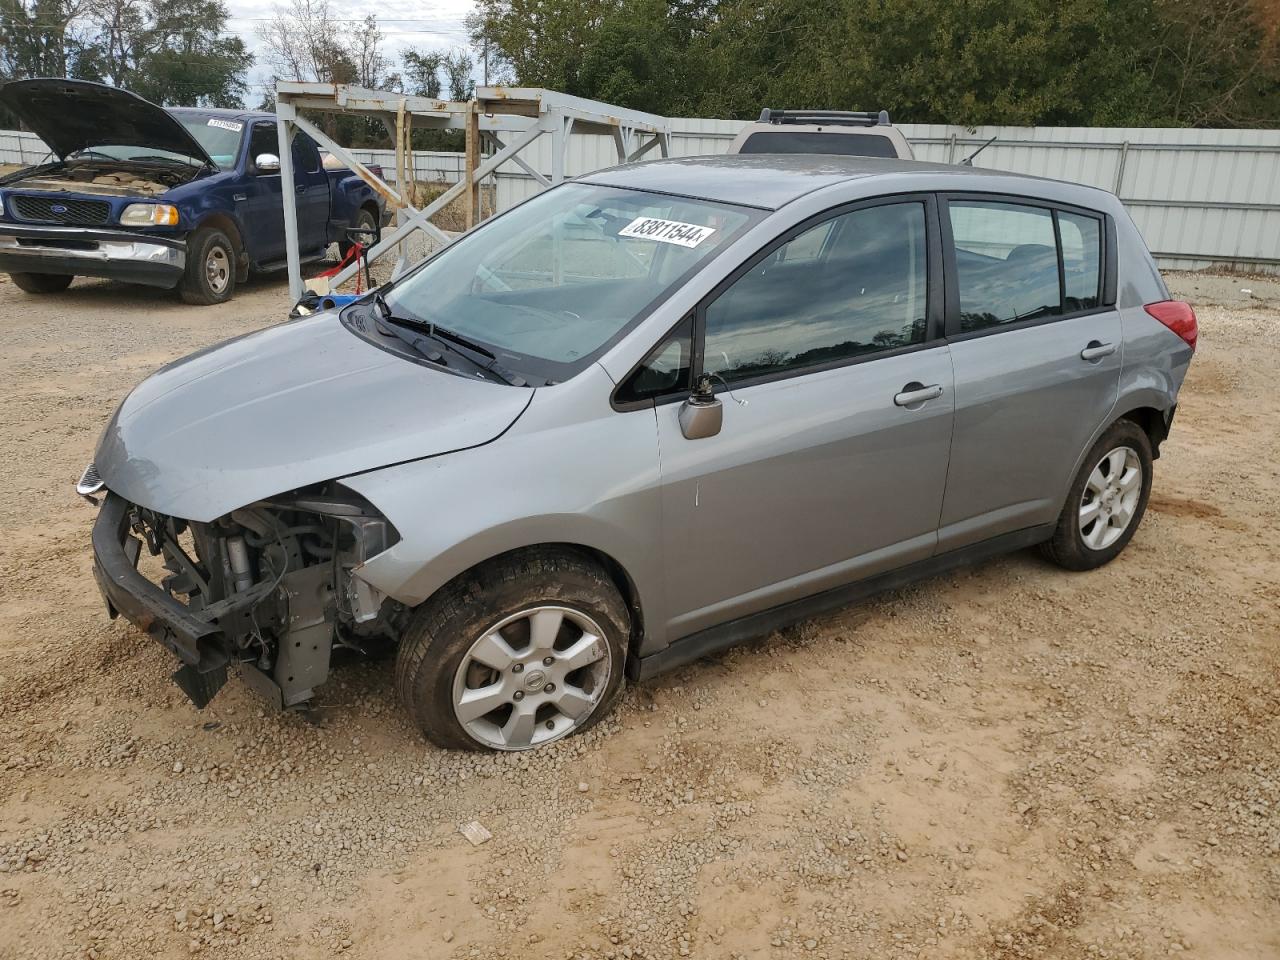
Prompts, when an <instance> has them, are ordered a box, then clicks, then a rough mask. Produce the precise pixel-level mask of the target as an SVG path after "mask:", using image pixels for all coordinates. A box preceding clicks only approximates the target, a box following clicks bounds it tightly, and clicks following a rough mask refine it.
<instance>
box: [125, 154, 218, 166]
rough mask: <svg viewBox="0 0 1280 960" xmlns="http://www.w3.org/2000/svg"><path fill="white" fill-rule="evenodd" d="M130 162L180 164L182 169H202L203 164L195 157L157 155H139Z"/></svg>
mask: <svg viewBox="0 0 1280 960" xmlns="http://www.w3.org/2000/svg"><path fill="white" fill-rule="evenodd" d="M129 159H130V160H159V161H160V162H161V163H180V164H182V165H183V166H184V167H203V166H204V165H205V162H204V161H203V160H197V159H196V158H195V157H162V156H160V155H159V154H157V153H140V154H138V155H137V156H136V157H130V158H129Z"/></svg>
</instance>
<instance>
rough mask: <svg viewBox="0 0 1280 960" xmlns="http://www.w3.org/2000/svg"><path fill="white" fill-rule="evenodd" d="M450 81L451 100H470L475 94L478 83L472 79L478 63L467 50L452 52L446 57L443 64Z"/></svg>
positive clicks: (446, 76)
mask: <svg viewBox="0 0 1280 960" xmlns="http://www.w3.org/2000/svg"><path fill="white" fill-rule="evenodd" d="M442 66H443V67H444V75H445V78H446V79H447V81H448V87H449V99H450V100H470V99H471V97H472V96H473V95H474V94H475V90H476V82H475V80H473V79H472V78H471V74H472V73H474V72H475V69H476V62H475V60H474V59H472V57H471V54H469V53H467V52H466V51H465V50H452V51H450V52H449V53H446V54H445V55H444V60H443V63H442Z"/></svg>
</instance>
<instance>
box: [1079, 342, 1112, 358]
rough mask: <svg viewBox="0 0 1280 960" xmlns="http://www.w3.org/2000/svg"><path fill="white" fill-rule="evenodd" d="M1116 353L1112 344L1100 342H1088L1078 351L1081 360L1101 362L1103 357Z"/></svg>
mask: <svg viewBox="0 0 1280 960" xmlns="http://www.w3.org/2000/svg"><path fill="white" fill-rule="evenodd" d="M1115 352H1116V345H1115V344H1114V343H1103V342H1101V341H1100V340H1090V341H1089V345H1088V346H1087V347H1085V348H1084V349H1083V350H1081V351H1080V359H1081V360H1101V359H1102V358H1103V357H1109V356H1111V355H1112V354H1113V353H1115Z"/></svg>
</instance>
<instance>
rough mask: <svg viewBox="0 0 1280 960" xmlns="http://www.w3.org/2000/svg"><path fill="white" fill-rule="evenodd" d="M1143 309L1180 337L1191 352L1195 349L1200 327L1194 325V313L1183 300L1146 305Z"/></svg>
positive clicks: (1162, 301) (1189, 305)
mask: <svg viewBox="0 0 1280 960" xmlns="http://www.w3.org/2000/svg"><path fill="white" fill-rule="evenodd" d="M1145 309H1146V311H1147V313H1149V314H1151V315H1152V316H1153V317H1155V318H1156V319H1157V320H1159V321H1160V322H1161V323H1163V324H1164V325H1165V326H1166V327H1168V328H1169V329H1170V330H1172V331H1173V332H1174V333H1176V334H1177V335H1178V336H1180V337H1181V338H1182V339H1183V341H1184V342H1185V343H1186V345H1187V346H1189V347H1190V348H1191V349H1192V350H1194V349H1195V348H1196V338H1197V337H1199V336H1200V327H1199V326H1198V325H1197V324H1196V312H1195V311H1194V310H1192V309H1191V304H1189V303H1187V302H1186V301H1185V300H1161V301H1160V302H1159V303H1148V304H1147V305H1146V308H1145Z"/></svg>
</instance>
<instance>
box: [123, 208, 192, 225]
mask: <svg viewBox="0 0 1280 960" xmlns="http://www.w3.org/2000/svg"><path fill="white" fill-rule="evenodd" d="M120 222H121V223H122V224H124V225H125V226H126V227H176V226H177V225H178V208H177V207H173V206H170V205H169V204H167V203H131V204H129V205H128V206H127V207H125V208H124V212H123V213H122V214H120Z"/></svg>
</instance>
